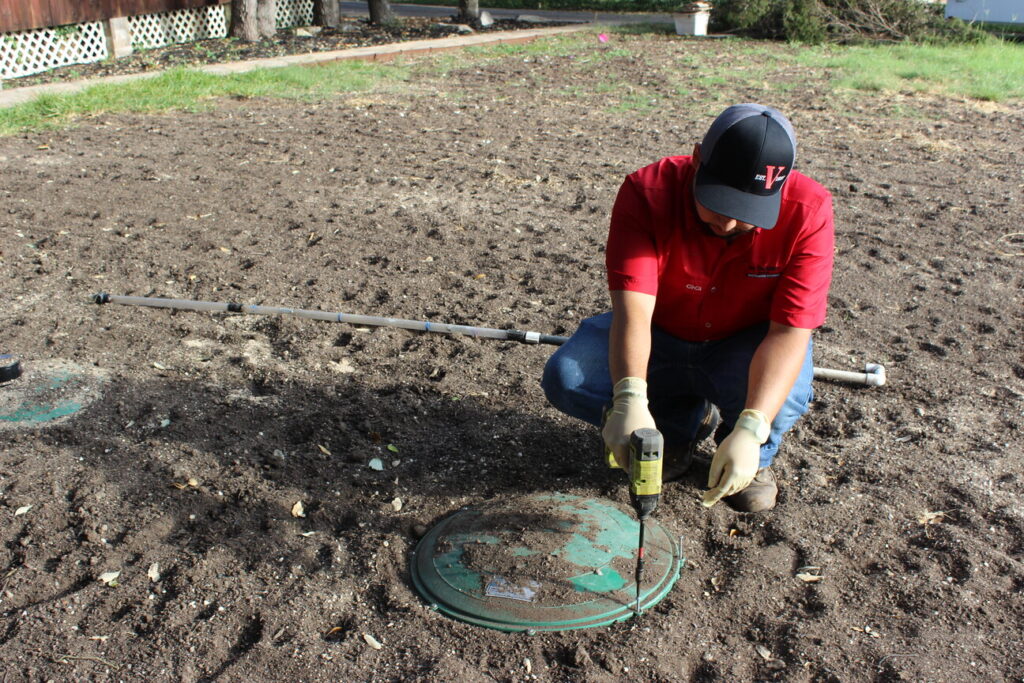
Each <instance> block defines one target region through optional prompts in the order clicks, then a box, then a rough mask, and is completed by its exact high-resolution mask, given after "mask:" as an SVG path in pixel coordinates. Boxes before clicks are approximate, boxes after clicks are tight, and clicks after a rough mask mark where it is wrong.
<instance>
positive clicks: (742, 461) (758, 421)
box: [702, 410, 771, 507]
mask: <svg viewBox="0 0 1024 683" xmlns="http://www.w3.org/2000/svg"><path fill="white" fill-rule="evenodd" d="M770 430H771V423H770V422H769V420H768V416H766V415H765V414H764V413H762V412H761V411H760V410H744V411H743V412H742V413H740V418H739V419H738V420H736V426H735V427H734V428H733V430H732V433H731V434H729V436H727V437H725V440H723V441H722V443H721V445H719V447H718V449H717V450H716V451H715V457H714V458H712V459H711V470H710V472H708V488H709V489H710V490H709V491H706V492H705V493H704V500H703V501H702V502H703V504H704V507H711V506H712V505H714V504H715V503H717V502H718V501H719V500H721V499H722V498H725V497H726V496H731V495H733V494H734V493H739V492H740V491H742V490H743V489H745V488H747V486H749V485H750V482H752V481H753V480H754V477H756V476H757V469H758V464H759V463H760V462H761V444H763V443H764V442H765V441H767V440H768V433H769V431H770Z"/></svg>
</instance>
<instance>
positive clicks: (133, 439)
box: [0, 35, 1024, 681]
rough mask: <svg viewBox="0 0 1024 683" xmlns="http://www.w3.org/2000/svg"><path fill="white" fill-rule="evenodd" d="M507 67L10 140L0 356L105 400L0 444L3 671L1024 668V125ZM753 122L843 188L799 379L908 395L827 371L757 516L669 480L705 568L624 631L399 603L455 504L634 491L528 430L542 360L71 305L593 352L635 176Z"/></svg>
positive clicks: (589, 456)
mask: <svg viewBox="0 0 1024 683" xmlns="http://www.w3.org/2000/svg"><path fill="white" fill-rule="evenodd" d="M771 49H773V50H777V51H778V52H779V54H780V55H781V54H784V53H785V54H788V53H789V51H790V50H791V49H794V48H790V47H787V46H776V47H773V48H771ZM502 55H503V56H498V57H495V58H492V59H490V60H484V61H477V62H460V61H459V59H458V58H452V57H447V58H446V59H447V60H448V62H447V63H448V69H447V71H446V74H445V75H444V76H443V77H442V76H438V75H437V72H436V71H431V70H429V69H426V68H425V67H419V68H414V71H413V73H414V76H413V77H412V78H411V79H410V81H409V82H408V83H406V84H403V85H402V86H401V87H398V88H388V89H383V90H381V91H379V92H374V93H369V94H367V93H363V94H359V95H352V96H344V97H339V98H337V99H332V100H329V101H318V102H282V101H262V100H258V101H257V100H248V101H225V102H222V103H218V104H217V105H216V106H214V107H213V108H212V109H211V110H209V111H203V112H196V113H173V114H167V115H162V116H136V115H117V116H100V117H96V118H92V119H87V120H82V121H80V122H79V123H78V124H77V125H76V126H75V127H74V128H72V129H69V130H67V131H62V132H47V133H42V134H29V135H21V136H17V137H12V138H6V139H2V140H0V170H2V178H3V185H2V188H0V192H2V196H3V201H2V207H3V208H2V210H0V230H2V235H3V240H2V243H0V252H2V253H0V280H2V281H3V282H5V283H6V292H7V297H6V299H7V303H6V304H5V305H4V306H3V308H2V312H0V330H2V332H0V345H2V349H0V351H4V350H6V351H8V352H15V353H18V354H19V355H20V356H21V357H22V358H23V360H24V364H25V367H26V369H30V368H32V367H37V368H38V367H45V366H46V364H47V363H57V362H59V363H63V364H65V365H66V364H74V365H73V366H71V367H77V368H78V372H79V373H80V376H81V377H86V378H88V377H92V376H93V375H94V374H95V375H96V376H102V377H105V380H104V381H103V382H102V384H98V385H97V386H98V387H99V388H98V394H97V396H98V398H97V400H95V401H94V402H92V403H91V404H88V405H87V406H86V407H84V408H83V409H82V410H81V411H79V412H78V413H76V414H74V415H72V416H69V417H67V418H64V419H63V420H56V421H54V422H51V423H47V424H45V425H42V426H38V427H28V426H26V425H20V426H19V425H17V424H14V423H12V424H9V425H7V426H6V427H5V428H4V429H3V431H0V439H2V441H0V443H2V453H0V517H2V519H3V523H2V525H0V540H2V546H0V661H2V662H3V663H4V665H3V668H4V670H5V679H4V680H32V681H41V680H70V679H74V680H96V681H107V680H110V681H113V680H160V681H164V680H167V681H171V680H173V681H177V680H185V681H195V680H233V681H241V680H255V679H264V680H293V681H300V680H301V681H332V680H396V681H397V680H497V681H519V680H527V679H529V680H545V681H564V680H573V681H577V680H579V681H603V680H607V681H610V680H624V679H630V680H645V681H670V680H728V681H734V680H754V679H759V680H764V679H778V680H792V681H861V680H871V681H873V680H878V681H894V680H907V681H924V680H930V681H939V680H942V681H974V680H1011V679H1012V680H1018V679H1020V677H1021V671H1022V666H1024V656H1022V655H1021V651H1020V647H1019V645H1020V642H1019V641H1020V634H1021V633H1022V632H1024V599H1022V590H1024V513H1022V508H1021V495H1022V491H1024V482H1022V478H1021V476H1022V475H1021V472H1022V469H1024V453H1022V447H1021V443H1022V440H1021V434H1020V428H1019V425H1020V422H1021V417H1022V405H1024V404H1022V395H1024V359H1022V356H1021V345H1020V334H1021V331H1022V326H1024V325H1022V324H1024V308H1022V301H1021V299H1022V296H1021V292H1022V288H1024V276H1022V274H1021V263H1022V258H1024V256H1022V251H1024V249H1022V247H1021V245H1020V243H1019V241H1017V238H1019V236H1020V230H1021V228H1020V221H1019V206H1020V205H1021V200H1022V199H1024V197H1022V192H1024V186H1022V183H1024V176H1022V172H1021V162H1022V157H1021V149H1022V134H1021V131H1022V130H1024V116H1022V113H1021V112H1022V109H1021V108H1020V103H1009V104H991V103H980V102H972V101H958V100H951V99H940V98H934V97H926V96H912V95H909V94H904V95H885V96H882V95H866V94H856V95H853V94H846V95H843V94H836V93H833V92H831V90H830V87H829V85H828V81H827V76H828V74H827V73H821V72H812V71H808V70H804V69H796V68H794V67H792V66H787V62H785V61H783V60H780V61H779V62H778V63H777V64H775V65H769V67H765V68H767V69H768V73H767V75H766V74H765V73H764V72H762V71H753V70H752V71H751V77H750V78H749V79H747V80H746V81H741V80H735V81H730V82H728V83H719V82H709V81H708V80H707V79H704V78H702V72H701V69H700V65H701V64H702V63H710V62H716V61H721V60H731V61H733V62H741V61H742V60H743V59H746V58H747V51H746V47H745V44H744V43H741V42H734V41H708V42H700V41H684V40H679V39H676V38H675V37H670V36H664V35H661V36H657V35H632V36H631V35H613V37H612V40H611V41H610V42H609V43H607V44H600V43H599V42H598V40H597V37H596V35H590V36H589V37H587V38H586V39H583V40H581V41H580V42H573V40H572V39H569V40H566V41H562V42H559V43H557V44H556V47H554V48H552V49H551V51H550V53H549V54H548V55H546V56H545V55H538V54H536V53H534V52H531V51H530V50H528V49H525V48H524V49H522V50H519V51H516V50H506V51H505V52H504V53H502ZM426 63H427V62H419V64H426ZM740 101H762V102H765V103H769V104H773V105H775V106H778V107H779V108H781V109H782V110H783V111H785V112H787V113H789V114H790V115H791V118H792V120H793V122H794V125H795V126H796V129H797V131H798V135H799V141H800V148H799V154H798V166H799V167H800V168H801V169H802V170H803V171H805V172H806V173H808V174H810V175H811V176H812V177H815V178H817V179H818V180H819V181H821V182H822V183H823V184H824V185H825V186H826V187H828V188H829V189H830V190H831V191H832V192H833V193H834V195H835V203H836V216H837V232H838V235H837V249H838V253H837V258H836V264H837V265H836V274H835V282H834V286H833V290H832V297H831V308H830V316H829V320H828V322H827V324H826V325H825V326H824V327H823V328H822V329H821V330H819V331H818V332H817V335H816V342H817V359H816V361H817V364H818V365H819V366H826V367H834V368H839V369H859V368H861V367H862V366H863V365H864V363H865V362H881V363H883V364H885V366H886V368H887V370H888V375H889V383H888V384H887V385H886V386H884V387H882V388H874V389H872V388H863V387H861V388H858V387H855V386H851V385H844V384H835V383H828V382H824V381H822V382H819V383H818V384H817V385H816V400H815V403H814V406H813V410H812V412H811V413H810V414H809V415H808V416H807V417H806V418H805V419H804V420H803V421H802V422H801V423H800V425H799V426H798V427H797V429H796V430H795V431H794V433H793V434H791V436H790V437H789V439H788V440H787V441H786V443H785V444H784V445H783V451H782V454H781V456H780V459H779V460H778V465H777V467H776V473H777V474H778V475H779V477H780V479H781V494H780V498H781V500H780V503H781V504H780V506H779V507H778V508H777V509H776V510H775V511H773V512H771V513H768V514H764V515H760V516H743V515H738V514H736V513H733V512H731V511H730V510H728V509H726V508H725V507H724V506H716V507H715V508H714V509H712V510H710V511H708V510H705V509H703V508H702V507H701V506H700V503H699V497H700V486H699V483H700V482H699V479H700V474H699V473H698V474H697V475H695V476H694V479H693V481H690V482H681V483H676V484H671V485H667V486H666V490H665V495H664V496H663V498H662V505H661V507H660V508H659V510H658V512H657V513H656V515H657V518H658V520H659V522H660V523H661V524H663V525H664V526H666V527H667V528H668V529H670V530H671V531H672V532H673V533H676V534H679V535H682V536H683V538H684V544H683V550H684V552H685V554H686V557H687V560H688V561H687V564H686V566H685V568H684V569H683V573H682V576H681V578H680V580H679V581H678V583H677V584H676V586H675V588H674V589H673V590H672V592H671V593H669V595H668V596H667V597H666V598H665V599H664V600H663V601H661V602H660V603H659V604H658V605H657V606H656V607H655V608H654V609H652V610H651V611H650V612H649V613H648V614H646V615H645V616H644V617H643V618H642V619H641V620H639V621H635V620H628V621H624V622H620V623H617V624H615V625H612V626H609V627H602V628H596V629H588V630H580V631H570V632H563V633H540V634H536V635H527V634H525V633H503V632H499V631H491V630H487V629H483V628H479V627H476V626H470V625H467V624H463V623H460V622H457V621H454V620H452V619H449V618H447V617H445V616H444V615H442V614H438V613H436V612H433V611H431V610H430V609H428V607H427V606H426V605H425V604H424V602H423V601H422V600H421V599H420V598H419V597H418V596H417V594H416V593H415V592H414V590H413V589H412V587H411V583H410V576H409V571H408V554H409V552H410V550H411V549H412V547H413V546H414V544H415V543H416V538H417V536H418V535H419V534H422V533H423V529H424V527H426V528H429V527H430V526H431V525H433V524H434V523H435V522H437V521H438V520H439V519H441V518H442V517H443V516H444V515H446V514H447V513H449V512H451V511H453V510H456V509H458V508H459V507H460V506H463V505H472V504H473V503H475V502H481V501H485V500H497V499H502V498H508V497H516V496H522V495H524V494H528V493H534V492H546V491H560V492H563V493H568V494H575V495H579V496H584V497H591V498H602V499H610V500H613V501H616V502H618V503H625V502H626V500H627V491H626V487H625V484H624V482H623V481H622V479H621V474H620V475H619V476H615V475H614V474H612V473H609V472H607V471H606V470H605V469H604V468H603V467H602V466H601V464H600V461H599V457H598V453H599V450H600V448H599V439H598V435H597V433H596V430H595V429H593V428H590V427H588V426H586V425H583V424H580V423H578V422H576V421H574V420H572V419H570V418H567V417H564V416H562V415H560V414H559V413H557V412H556V411H554V410H553V409H551V408H550V407H549V406H547V405H546V403H545V399H544V397H543V395H542V393H541V391H540V389H539V387H538V380H539V377H540V373H541V368H542V366H543V364H544V361H545V359H546V357H547V356H548V355H549V353H550V352H551V348H550V347H539V346H527V345H520V344H515V343H511V342H497V341H487V340H477V339H473V338H469V337H446V336H441V335H423V334H417V333H410V332H405V331H401V330H395V329H381V328H374V329H358V328H354V327H350V326H346V325H337V324H328V323H316V322H311V321H304V320H299V319H295V318H281V317H255V316H228V315H224V314H202V313H171V312H166V311H152V310H147V309H139V308H129V307H123V306H115V305H108V306H106V307H100V306H96V305H94V304H92V303H90V302H89V297H90V295H91V294H93V293H94V292H97V291H109V292H112V293H114V294H133V295H161V296H172V297H182V298H195V299H204V300H213V301H238V302H242V303H264V304H267V305H281V306H292V307H296V308H322V309H324V310H340V311H346V312H354V313H364V314H371V315H389V316H396V317H404V318H413V319H430V320H435V321H443V322H452V323H464V324H478V325H486V326H492V327H513V328H518V329H530V330H537V331H541V332H549V333H555V334H567V333H571V332H572V330H573V329H574V328H575V326H576V324H577V322H578V321H579V320H580V319H581V318H582V317H585V316H588V315H591V314H594V313H597V312H600V311H603V310H605V309H606V307H607V305H608V304H607V294H606V292H605V286H604V276H603V254H602V249H603V243H604V238H605V231H606V226H607V219H608V214H609V210H610V207H611V205H612V201H613V198H614V196H615V192H616V190H617V187H618V185H619V183H620V182H621V180H622V178H623V177H624V176H625V175H626V174H627V173H629V172H631V171H632V170H634V169H636V168H638V167H639V166H641V165H644V164H647V163H649V162H652V161H654V160H656V159H658V158H660V157H662V156H665V155H669V154H676V153H688V152H689V151H690V149H691V148H692V144H693V142H694V141H695V140H697V139H699V137H700V136H701V135H702V134H703V131H704V129H705V127H706V126H707V124H708V122H709V121H710V120H711V117H712V116H713V115H714V114H715V113H717V111H719V110H721V109H722V108H723V107H724V106H726V105H727V104H730V103H733V102H740ZM24 380H25V378H23V379H22V380H18V382H22V381H24ZM83 381H84V380H83ZM96 381H99V380H96ZM6 391H12V389H11V388H10V387H0V392H6ZM373 458H380V459H381V460H382V461H383V464H384V469H383V471H377V470H375V469H372V468H370V467H369V466H368V465H369V463H370V461H371V459H373ZM396 498H397V499H401V502H402V504H401V506H400V509H397V510H396V507H398V506H397V505H395V504H394V500H395V499H396ZM299 501H301V502H302V503H303V509H304V515H305V516H304V517H297V516H294V514H293V510H294V509H295V508H294V506H295V503H296V502H299ZM28 506H31V507H28ZM27 507H28V509H27V510H26V508H27ZM806 567H815V568H817V569H810V570H808V569H806ZM113 572H120V573H119V574H118V575H117V578H116V579H112V580H111V579H110V576H111V574H112V573H113ZM800 573H803V574H816V575H819V576H820V577H821V580H820V581H813V580H811V581H805V580H803V579H801V578H799V577H798V576H797V574H800ZM104 575H106V576H105V578H106V579H107V581H108V582H105V581H103V580H100V577H101V576H104ZM804 578H807V577H804ZM366 636H371V637H372V639H373V640H372V641H371V640H368V639H367V638H366ZM374 643H376V644H377V645H379V646H380V647H379V649H378V648H377V647H374Z"/></svg>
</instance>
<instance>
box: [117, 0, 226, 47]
mask: <svg viewBox="0 0 1024 683" xmlns="http://www.w3.org/2000/svg"><path fill="white" fill-rule="evenodd" d="M224 7H225V6H224V5H212V6H210V7H198V8H196V9H181V10H176V11H174V12H160V13H159V14H143V15H140V16H137V17H128V30H129V31H130V32H131V36H132V47H133V48H136V49H145V48H150V47H164V46H165V45H173V44H174V43H189V42H192V41H193V40H205V39H207V38H223V37H224V36H226V35H227V34H228V22H227V13H226V12H225V11H224Z"/></svg>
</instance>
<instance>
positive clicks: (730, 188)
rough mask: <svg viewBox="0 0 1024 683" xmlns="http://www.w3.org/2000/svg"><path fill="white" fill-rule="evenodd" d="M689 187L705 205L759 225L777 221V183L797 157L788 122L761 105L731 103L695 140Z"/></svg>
mask: <svg viewBox="0 0 1024 683" xmlns="http://www.w3.org/2000/svg"><path fill="white" fill-rule="evenodd" d="M700 161H701V163H700V168H699V169H697V178H696V182H695V183H694V191H695V192H696V195H697V201H698V202H700V203H701V204H702V205H703V206H704V207H706V208H708V209H710V210H711V211H714V212H715V213H720V214H722V215H723V216H728V217H729V218H735V219H736V220H738V221H742V222H744V223H750V224H751V225H754V226H757V227H759V228H765V229H771V228H773V227H775V223H776V221H778V219H779V206H780V205H781V203H782V186H783V184H784V183H785V182H786V178H788V177H789V174H790V172H791V171H792V170H793V163H794V162H795V161H796V136H795V135H794V134H793V126H792V125H790V123H789V120H788V119H786V117H785V116H783V115H782V113H781V112H779V111H778V110H776V109H772V108H771V107H766V106H764V105H761V104H734V105H733V106H731V107H729V108H728V109H726V110H725V111H723V112H722V113H721V114H719V115H718V118H716V119H715V122H714V123H712V124H711V128H709V129H708V132H707V134H706V135H705V136H704V140H703V142H701V144H700Z"/></svg>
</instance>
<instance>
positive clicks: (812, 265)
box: [771, 193, 835, 329]
mask: <svg viewBox="0 0 1024 683" xmlns="http://www.w3.org/2000/svg"><path fill="white" fill-rule="evenodd" d="M804 226H805V229H804V230H803V231H802V233H801V236H800V238H799V239H798V240H797V242H796V244H795V245H794V251H793V255H792V257H791V258H790V261H789V263H788V265H787V266H786V269H785V271H783V274H782V279H781V281H780V282H779V286H778V288H777V289H776V290H775V294H774V296H773V297H772V309H771V320H772V321H773V322H776V323H779V324H781V325H789V326H790V327H802V328H806V329H814V328H816V327H819V326H820V325H821V324H822V323H824V322H825V313H826V309H827V306H828V290H829V286H830V285H831V283H832V263H833V256H834V253H835V230H834V226H833V216H832V196H831V195H830V194H828V193H825V196H824V197H823V198H822V200H821V201H820V203H819V204H818V206H817V207H815V208H814V209H812V210H810V211H808V214H807V217H806V218H805V220H804Z"/></svg>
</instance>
